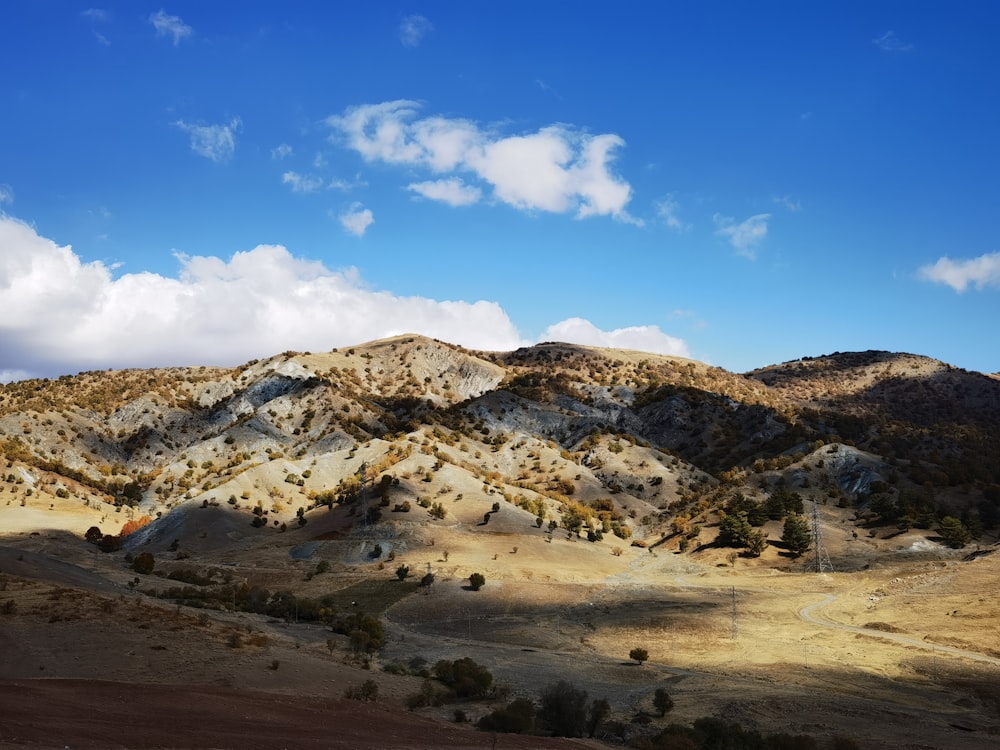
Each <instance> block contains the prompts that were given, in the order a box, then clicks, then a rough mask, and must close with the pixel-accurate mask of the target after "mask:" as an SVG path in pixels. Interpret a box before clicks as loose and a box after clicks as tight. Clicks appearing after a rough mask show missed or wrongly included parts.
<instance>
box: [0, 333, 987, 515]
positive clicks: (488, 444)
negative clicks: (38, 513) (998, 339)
mask: <svg viewBox="0 0 1000 750" xmlns="http://www.w3.org/2000/svg"><path fill="white" fill-rule="evenodd" d="M998 433H1000V382H998V381H997V380H996V379H995V378H991V377H989V376H986V375H982V374H979V373H971V372H966V371H963V370H958V369H956V368H953V367H950V366H948V365H946V364H943V363H941V362H937V361H935V360H931V359H927V358H924V357H918V356H914V355H908V354H891V353H888V352H862V353H836V354H833V355H830V356H826V357H817V358H805V359H802V360H799V361H795V362H788V363H784V364H781V365H776V366H773V367H768V368H764V369H761V370H757V371H754V372H751V373H747V374H746V375H737V374H733V373H729V372H726V371H725V370H722V369H720V368H714V367H709V366H706V365H704V364H702V363H699V362H694V361H691V360H685V359H681V358H677V357H668V356H661V355H651V354H644V353H641V352H635V351H623V350H602V349H596V348H590V347H584V346H575V345H567V344H558V343H545V344H539V345H537V346H533V347H530V348H526V349H520V350H518V351H515V352H508V353H499V354H498V353H485V352H473V351H468V350H465V349H462V348H461V347H457V346H452V345H449V344H445V343H443V342H439V341H434V340H431V339H427V338H423V337H419V336H398V337H395V338H391V339H386V340H382V341H376V342H372V343H369V344H364V345H359V346H356V347H352V348H349V349H344V350H334V351H332V352H326V353H297V352H285V353H284V354H281V355H278V356H275V357H271V358H269V359H266V360H261V361H253V362H249V363H247V364H246V365H245V366H243V367H239V368H234V369H221V368H206V367H195V368H173V369H159V370H128V371H120V372H112V371H107V372H105V371H99V372H86V373H82V374H80V375H77V376H64V377H61V378H59V379H58V380H34V381H23V382H19V383H13V384H9V385H6V386H3V387H2V388H0V448H2V450H3V452H4V454H5V455H6V456H7V458H8V459H9V460H15V461H18V462H19V463H21V464H24V465H25V466H32V467H34V468H36V469H41V470H45V471H47V472H50V473H51V475H52V476H53V477H54V478H55V479H54V481H58V482H61V483H62V484H63V485H65V487H64V489H65V490H66V491H69V492H71V493H73V492H83V493H86V492H96V494H97V495H98V496H99V497H101V498H102V499H104V500H114V501H116V502H117V503H119V504H121V503H123V502H125V503H127V504H129V505H135V504H136V502H138V501H140V500H141V501H142V503H143V504H144V507H146V506H150V507H151V509H152V508H154V507H155V510H157V511H158V512H161V513H162V512H163V511H164V510H166V509H168V508H169V507H170V506H171V505H173V504H175V503H176V502H177V501H178V500H179V499H180V498H186V499H192V498H194V499H200V500H204V499H207V500H208V501H209V502H217V501H219V500H222V501H224V500H226V498H227V497H228V496H229V494H231V493H232V491H235V490H236V489H239V490H240V492H237V493H236V494H237V495H240V494H241V493H242V492H243V491H244V490H245V489H246V488H247V486H248V485H251V484H252V482H251V481H250V480H251V478H253V480H254V481H258V479H257V477H258V475H260V476H261V477H272V475H273V474H274V468H275V467H276V466H280V467H281V472H282V473H283V474H284V475H285V476H286V477H287V476H288V475H295V476H298V477H300V478H301V476H302V474H303V473H304V472H309V470H310V468H313V469H314V471H312V472H310V473H311V474H315V475H317V476H316V477H315V479H307V481H306V482H305V484H304V485H303V486H304V487H307V488H309V490H311V491H313V492H318V491H321V490H322V489H323V488H328V486H329V485H331V484H333V485H336V484H337V483H338V482H340V481H342V480H343V479H344V478H345V473H344V472H345V471H352V472H356V471H357V470H358V468H359V466H360V463H361V461H360V459H359V460H357V461H353V462H351V461H346V462H345V461H343V460H339V459H338V460H337V461H336V462H334V463H331V457H333V456H338V457H339V456H341V455H344V454H352V455H353V454H354V453H356V452H357V451H358V450H359V449H361V448H362V446H364V447H365V455H366V456H368V457H369V459H370V463H378V462H379V461H382V462H385V461H386V460H387V457H389V456H392V455H393V452H394V451H396V452H398V451H399V450H400V449H401V447H403V446H405V447H407V448H409V449H412V448H413V447H414V443H413V437H412V436H414V435H419V436H420V440H421V441H422V442H426V441H430V442H431V443H432V444H433V445H434V446H435V450H437V449H440V448H444V447H445V446H449V447H454V446H455V443H456V441H460V442H462V443H463V445H464V449H459V450H457V451H455V450H452V451H451V453H452V454H453V455H452V456H451V459H452V461H454V462H456V463H457V462H465V463H466V464H467V466H466V468H465V470H466V471H471V472H473V473H477V472H478V473H480V474H482V473H484V472H487V471H489V472H497V471H499V474H500V475H501V476H500V477H498V480H501V481H503V482H507V483H509V482H511V481H518V482H521V483H525V482H527V483H529V484H533V485H537V487H543V486H546V485H551V486H554V485H555V484H557V483H553V482H552V481H550V480H548V478H546V477H544V476H539V474H538V472H537V471H534V472H533V471H531V470H530V469H522V468H521V467H520V466H517V467H515V466H514V465H513V464H512V463H511V461H512V457H511V455H510V454H511V450H510V446H511V444H514V443H516V442H517V441H518V440H521V441H524V440H530V441H534V442H536V443H539V444H541V443H545V444H547V445H548V446H551V448H552V449H557V450H558V452H561V453H562V454H563V455H562V456H561V457H560V459H558V461H559V462H561V465H560V467H559V472H558V473H560V474H567V473H570V472H571V473H572V474H573V475H574V477H575V476H576V475H577V474H578V473H580V469H581V468H583V469H587V468H590V470H589V471H585V472H584V473H585V474H586V479H584V480H581V481H584V482H585V483H590V484H591V485H593V486H594V487H595V488H597V489H600V490H602V491H611V490H613V491H614V493H615V494H619V493H621V492H623V491H625V489H626V487H625V486H624V485H629V484H631V485H633V486H639V487H643V488H648V487H649V484H648V480H649V479H650V478H653V476H654V475H655V476H662V475H663V474H665V473H672V474H677V473H678V472H677V470H676V467H679V466H683V467H684V471H685V472H687V473H689V474H691V475H692V476H694V475H697V476H700V477H704V478H705V479H706V480H707V479H709V478H711V479H712V480H713V481H714V480H719V479H725V478H726V477H733V476H738V475H742V476H748V475H752V474H754V473H755V472H756V473H759V472H761V471H763V470H765V469H772V470H774V469H780V468H784V467H786V466H788V465H790V464H791V463H792V462H794V461H797V460H801V459H802V458H804V457H805V456H806V455H807V454H809V453H811V452H813V451H815V450H817V449H818V448H819V447H820V446H822V445H823V444H826V443H838V444H839V443H845V444H847V445H849V446H854V447H856V448H857V449H859V450H862V451H865V452H867V453H870V454H874V455H876V456H878V457H879V458H880V460H882V461H883V462H885V463H886V464H887V465H891V466H892V467H893V473H894V474H895V475H897V476H899V477H901V478H902V479H903V480H908V481H910V482H911V483H912V484H914V485H918V486H921V487H927V488H928V491H929V492H933V493H934V494H935V495H941V496H944V497H951V496H952V495H954V494H955V492H954V490H955V488H958V487H963V488H966V490H967V492H966V494H967V496H968V497H967V498H966V499H968V498H971V497H978V496H980V495H982V493H984V492H985V493H986V494H987V495H988V496H989V497H993V495H994V494H995V486H996V485H1000V454H997V452H996V450H995V437H996V435H997V434H998ZM408 436H411V437H408ZM622 440H625V441H627V442H628V443H629V444H632V445H634V444H638V445H642V446H648V447H649V448H651V449H652V453H651V455H653V456H655V457H656V460H655V462H654V463H655V464H658V466H657V467H656V468H655V470H654V468H653V464H648V465H647V467H644V468H645V469H647V471H637V472H635V473H634V476H631V477H628V478H627V481H626V480H624V479H623V480H620V481H614V480H613V479H612V478H611V475H608V474H607V473H606V472H601V471H600V470H595V469H594V467H593V465H592V464H591V465H589V466H588V464H589V463H590V453H591V452H592V451H593V449H594V448H595V447H597V446H602V445H604V446H606V445H609V444H616V445H620V444H621V441H622ZM372 441H376V443H377V444H378V445H379V446H381V447H380V448H379V449H378V450H374V449H372V445H374V444H375V443H373V442H372ZM505 446H506V447H505ZM484 449H487V450H489V451H490V453H492V454H495V458H496V457H503V458H504V461H505V462H504V465H503V466H500V465H497V466H496V467H494V466H492V465H489V462H484V461H481V460H480V461H479V462H478V464H477V463H476V460H475V459H473V458H472V457H471V456H470V453H474V452H476V451H479V452H482V451H483V450H484ZM369 454H370V455H369ZM375 454H379V457H378V458H375ZM390 460H391V459H390ZM275 462H278V463H275ZM493 463H494V464H495V463H496V461H494V462H493ZM515 468H516V469H517V470H515ZM658 472H659V473H658ZM543 473H544V472H543ZM647 474H648V476H646V475H647ZM272 478H273V477H272ZM542 480H544V481H542ZM259 481H264V480H263V479H261V480H259ZM259 481H258V483H259ZM267 481H270V480H269V479H268V480H267ZM566 481H570V480H568V479H567V480H566ZM573 481H576V480H573ZM623 481H624V485H623ZM537 487H536V489H537ZM567 488H568V486H567ZM969 492H971V494H969ZM567 494H568V493H567ZM626 494H628V493H627V492H626ZM633 494H634V499H635V500H637V501H643V502H644V503H646V504H650V503H652V504H654V505H656V504H659V503H660V502H661V501H663V500H666V499H667V497H668V494H669V493H660V492H655V491H650V490H649V489H643V490H642V491H641V492H635V493H633ZM251 495H252V498H251V499H254V500H256V499H257V498H256V497H253V493H252V492H251ZM965 504H968V502H966V503H965ZM243 505H246V503H243Z"/></svg>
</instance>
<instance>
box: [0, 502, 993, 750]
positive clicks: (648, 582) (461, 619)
mask: <svg viewBox="0 0 1000 750" xmlns="http://www.w3.org/2000/svg"><path fill="white" fill-rule="evenodd" d="M324 512H325V511H324ZM54 513H55V512H54V511H53V514H54ZM36 515H37V514H32V513H28V512H27V511H22V509H20V508H10V509H5V510H4V511H3V512H2V513H0V519H2V521H3V523H4V526H5V528H7V529H15V531H13V532H11V533H8V534H7V536H6V537H5V539H4V543H5V544H4V546H3V548H2V549H0V571H2V576H3V578H2V583H0V589H2V590H0V605H3V604H6V603H7V602H12V603H13V604H12V605H7V609H6V610H5V612H7V613H6V614H4V615H3V616H2V619H0V628H2V631H0V632H2V634H3V644H4V658H3V660H2V663H0V679H2V681H3V684H2V688H0V695H2V698H0V701H2V703H0V705H2V706H3V714H2V718H0V745H2V746H4V747H26V748H27V747H52V748H56V747H65V746H68V747H93V748H97V747H130V748H139V747H149V748H153V747H192V748H194V747H198V748H209V747H234V748H235V747H260V748H269V747H303V748H306V747H344V748H347V747H355V748H363V747H397V748H409V747H470V748H471V747H491V746H493V744H492V743H493V741H494V740H493V738H492V737H491V736H489V735H487V734H484V733H479V732H476V731H475V730H473V729H471V728H469V726H468V725H455V724H454V723H449V721H448V720H449V719H451V714H452V712H453V709H454V706H450V707H443V708H440V709H420V710H418V711H417V712H412V713H411V712H408V711H406V709H405V707H404V705H403V704H404V701H405V698H406V696H407V695H410V694H412V693H414V692H416V691H417V690H418V689H419V686H420V682H421V680H420V679H419V678H416V677H406V676H396V675H391V674H387V673H386V672H384V671H382V670H381V669H380V667H383V666H385V665H386V664H390V663H392V662H405V661H408V660H410V659H413V658H414V657H423V658H424V659H426V660H427V661H429V662H431V663H433V662H435V661H436V660H438V659H443V658H447V659H457V658H461V657H466V656H469V657H472V658H474V659H475V660H476V661H478V662H480V663H481V664H484V665H487V666H488V668H489V669H490V670H491V671H492V672H493V674H494V675H495V677H496V679H497V681H498V682H500V683H502V684H505V685H507V686H509V687H510V690H511V693H512V695H514V696H518V695H525V696H529V697H531V696H534V695H535V694H537V690H538V689H539V687H540V686H542V685H544V684H547V683H550V682H554V681H556V680H558V679H564V678H565V679H570V680H571V681H572V682H574V683H575V684H577V685H578V686H580V687H583V688H585V689H586V690H587V691H588V693H589V694H590V695H591V696H593V697H606V698H607V699H608V700H609V702H610V703H611V705H612V707H613V711H614V717H615V718H616V719H619V720H621V721H624V722H628V721H629V720H630V719H631V717H633V716H634V715H635V714H636V713H637V712H639V711H642V710H645V711H648V712H651V713H653V710H652V705H651V694H652V692H653V690H654V688H656V687H661V686H665V687H667V688H668V690H669V691H670V693H671V695H672V697H673V698H674V701H675V709H674V710H673V711H672V712H671V714H669V716H668V717H667V719H663V720H661V719H654V723H655V724H665V723H666V722H667V721H668V720H669V721H675V722H681V723H689V722H691V721H693V720H694V719H696V718H698V717H700V716H709V715H715V716H723V717H725V718H727V719H730V720H732V721H738V722H739V723H741V724H742V725H744V726H746V727H754V728H759V729H761V730H763V731H767V732H777V731H782V732H788V733H792V734H810V735H813V736H815V737H817V738H818V739H820V740H821V741H824V740H826V739H827V738H830V737H834V736H838V735H839V736H847V737H853V738H855V739H856V740H857V741H858V742H859V744H860V746H861V747H865V748H882V747H885V748H903V747H906V748H970V749H971V748H982V747H985V746H987V745H989V744H991V743H992V742H993V741H995V740H996V738H997V736H1000V688H998V685H1000V633H998V631H997V629H996V628H994V627H990V626H989V625H988V623H993V622H996V619H997V617H998V616H1000V612H998V608H1000V605H998V604H997V600H996V598H995V596H993V589H994V586H995V581H996V580H997V573H998V570H997V568H998V565H1000V556H998V555H994V554H984V555H982V556H978V557H974V558H973V559H965V558H966V557H968V555H967V554H966V555H963V554H959V553H955V552H952V551H946V550H944V549H943V548H941V547H940V545H937V544H936V543H933V542H929V541H928V540H927V539H926V536H924V535H920V534H911V535H906V536H898V537H895V538H894V539H892V540H891V541H890V542H878V543H874V542H868V541H866V542H865V543H859V542H857V541H855V540H853V539H851V541H850V542H848V541H840V542H838V541H837V539H836V537H837V534H836V533H835V531H836V529H835V527H832V526H831V527H830V529H829V533H828V534H827V535H826V536H827V537H828V538H829V539H830V543H829V552H830V554H831V558H832V559H833V560H836V561H837V563H838V564H839V565H846V566H853V567H854V568H855V569H854V570H852V571H851V572H843V573H841V572H832V573H823V574H821V575H818V574H815V573H805V572H802V571H801V564H800V563H796V564H794V565H793V564H790V563H789V562H788V561H787V560H784V559H783V558H781V557H778V556H777V553H775V554H774V555H773V556H771V557H769V555H770V553H765V555H764V556H762V559H761V560H754V561H750V560H744V559H742V558H741V559H738V560H735V561H733V562H730V561H729V560H728V557H727V556H726V555H725V553H724V551H723V550H718V549H712V548H706V549H705V550H703V551H702V552H699V553H696V554H688V555H679V554H675V553H673V552H669V551H655V550H654V551H648V550H644V549H639V548H633V547H626V548H625V550H624V552H623V553H622V554H621V555H620V556H619V555H614V554H611V552H610V551H609V549H608V547H607V546H605V545H591V544H589V543H587V542H585V541H577V540H576V539H575V538H574V539H572V540H570V539H568V538H567V536H566V535H565V534H564V533H558V532H556V533H554V534H552V535H551V537H550V536H549V535H548V534H545V533H543V532H534V533H532V532H531V531H530V530H526V531H525V532H523V533H521V534H517V533H515V532H514V531H513V530H509V529H504V528H503V527H502V525H501V524H500V523H499V520H500V519H499V518H498V519H497V521H498V522H497V523H496V524H490V526H495V528H494V529H493V530H492V533H489V534H486V533H483V534H482V535H481V536H480V537H479V538H478V539H477V540H476V541H475V543H474V544H467V543H466V542H465V538H464V537H465V535H464V534H463V531H462V530H461V528H460V524H458V523H455V524H453V525H451V526H442V527H439V528H437V529H435V532H434V534H435V536H434V539H433V542H434V543H433V545H431V544H430V540H427V541H425V542H424V546H422V547H416V546H413V547H411V548H410V549H408V550H407V551H406V552H405V553H401V554H400V555H399V556H398V558H397V559H400V560H407V561H411V566H412V567H415V568H420V569H423V566H426V565H427V563H430V564H431V566H432V568H433V569H434V570H435V572H436V575H437V577H436V581H435V583H434V584H433V586H431V587H430V589H429V590H426V591H425V590H414V589H413V588H412V587H411V588H410V589H409V591H411V592H413V593H409V594H407V595H404V596H403V597H402V598H401V599H399V600H398V601H396V602H395V603H394V604H391V605H389V606H386V607H385V609H384V610H382V611H381V612H380V613H379V614H380V615H381V616H382V617H383V618H384V621H385V623H386V625H387V634H388V643H387V645H386V647H385V648H384V649H383V650H382V652H381V653H380V654H379V655H378V657H377V659H376V660H375V661H374V663H373V664H372V665H371V668H370V669H363V668H362V666H361V665H360V664H359V663H358V661H357V660H356V659H355V658H354V657H353V656H351V654H350V651H349V649H348V647H347V644H346V641H344V639H343V637H340V642H338V643H337V644H335V645H334V647H333V649H332V650H331V649H330V647H328V644H327V641H328V640H329V638H330V636H331V634H330V632H329V631H328V630H327V629H325V628H322V627H321V626H318V625H315V624H296V623H294V622H293V623H287V622H283V621H274V620H268V619H266V618H263V617H261V616H257V615H251V614H247V613H225V612H216V611H212V612H205V611H200V610H196V609H191V608H189V607H178V606H174V605H171V604H169V603H166V602H163V601H161V600H157V599H152V598H150V597H147V596H144V595H142V594H138V593H136V592H135V591H134V590H133V588H132V587H130V586H129V585H128V584H129V582H130V581H133V582H134V575H133V573H132V571H130V570H128V569H127V568H126V567H124V566H123V565H121V564H120V562H119V561H117V560H115V559H114V558H113V557H112V556H108V555H104V554H102V553H100V552H97V551H96V550H95V549H94V548H93V547H92V546H90V545H87V544H85V543H83V542H82V541H81V540H80V538H79V532H78V529H79V526H80V523H79V522H77V521H75V520H74V518H73V516H74V514H72V513H63V514H59V516H58V518H59V519H60V520H61V521H63V522H64V524H63V525H65V526H69V527H74V531H76V532H77V533H76V534H72V533H69V532H67V531H61V530H56V529H43V530H40V531H37V532H32V531H30V530H29V529H28V528H26V527H29V526H31V524H33V523H34V522H35V521H34V519H35V517H36ZM84 515H85V514H84ZM497 515H498V516H503V511H501V513H499V514H497ZM53 517H55V516H53ZM321 521H322V519H318V520H317V523H316V524H315V526H316V527H319V526H320V522H321ZM312 526H313V525H312V524H310V525H309V526H306V527H303V528H302V529H298V530H296V531H295V532H289V534H290V535H291V534H294V535H295V541H296V542H299V543H306V544H308V543H309V540H313V544H312V546H313V549H312V554H311V559H312V560H317V559H331V560H333V561H334V562H337V556H338V554H339V555H340V556H341V558H342V557H343V552H342V550H341V551H338V548H339V547H341V546H343V542H341V541H329V540H327V541H324V540H318V541H317V540H315V539H314V537H315V536H317V534H315V533H309V532H310V531H313V532H315V531H316V530H318V529H313V528H312ZM490 526H487V527H486V528H490ZM318 536H323V534H318ZM550 539H551V541H549V540H550ZM279 540H280V543H279ZM274 541H275V543H274V544H273V545H270V546H269V545H259V546H254V547H248V548H247V549H246V550H245V551H242V552H241V551H240V550H239V549H230V550H228V551H227V562H228V564H229V565H231V566H233V568H234V569H235V570H238V571H240V575H244V574H245V575H247V576H248V577H255V578H258V579H259V580H260V581H262V582H276V583H277V582H281V581H285V582H288V583H289V585H295V584H293V583H292V582H293V581H297V580H301V577H302V570H303V568H304V567H305V565H306V564H307V563H306V562H305V561H303V560H294V559H293V558H292V557H291V556H290V555H289V553H288V549H289V548H288V545H287V543H286V540H285V539H281V538H280V537H279V536H278V535H274ZM356 543H357V541H356V540H355V541H354V542H352V544H356ZM515 548H516V549H515ZM444 550H448V554H447V555H445V554H444ZM984 551H985V552H991V551H992V550H984ZM445 557H447V561H445V559H444V558H445ZM872 560H877V562H874V564H870V561H872ZM185 562H187V563H192V562H194V563H196V564H213V563H214V562H215V561H213V560H211V559H209V558H206V559H204V560H195V559H189V560H187V561H185ZM865 566H867V567H865ZM378 568H379V566H378V565H377V564H374V563H373V564H369V565H340V564H337V565H335V566H334V570H333V571H332V572H330V573H325V574H323V575H322V576H318V577H317V578H314V579H313V581H311V582H310V585H312V584H313V583H315V582H316V581H317V580H320V581H321V587H322V588H323V589H324V590H328V591H336V590H339V589H343V588H346V589H347V591H348V595H349V596H358V597H362V596H363V597H366V599H365V600H361V601H358V602H357V603H358V606H369V605H378V604H379V602H381V605H382V606H385V605H386V602H391V601H392V600H393V599H394V598H395V597H396V596H398V595H399V592H398V591H392V589H393V588H394V587H396V588H398V587H402V586H406V585H407V584H406V583H402V582H400V581H398V580H396V577H395V576H394V575H393V574H392V572H391V570H388V569H383V570H379V569H378ZM857 568H864V569H863V570H859V569H857ZM471 570H478V571H483V572H484V575H485V576H486V579H487V584H486V585H485V586H484V587H483V589H481V590H480V591H478V592H473V591H470V590H468V589H467V581H466V572H467V571H471ZM146 578H148V579H149V581H150V583H151V584H155V583H156V580H157V579H156V577H155V576H149V577H146V576H144V577H143V579H146ZM371 579H375V581H376V582H377V581H379V580H381V581H383V583H382V584H379V585H376V586H371V585H369V586H367V587H365V586H360V585H358V584H359V582H361V581H364V580H371ZM146 583H147V581H146V580H143V581H142V583H141V584H140V586H139V587H138V588H140V589H141V588H142V587H143V586H145V585H146ZM380 589H388V593H386V592H385V591H381V590H380ZM355 601H357V600H355ZM984 625H985V626H984ZM234 633H239V634H240V641H241V645H240V646H239V647H236V648H234V647H233V645H232V638H233V634H234ZM635 646H642V647H645V648H647V649H648V651H649V653H650V659H649V661H647V662H646V663H644V664H642V665H641V666H640V665H637V664H635V663H634V662H631V661H630V660H629V659H628V652H629V650H630V649H631V648H632V647H635ZM369 678H371V679H374V680H375V681H376V682H377V683H378V685H379V699H378V701H377V702H375V703H359V702H357V701H345V700H343V699H342V696H343V693H344V690H345V689H346V688H347V687H349V686H352V685H357V684H360V683H362V682H363V681H364V680H366V679H369ZM461 707H462V708H463V709H464V710H465V711H466V712H467V714H468V715H469V716H470V717H471V718H473V719H474V718H475V717H476V716H478V715H480V714H482V713H485V712H486V711H488V710H489V708H490V705H489V704H486V703H484V704H480V703H469V704H462V705H461ZM593 742H594V741H586V740H576V741H570V740H552V739H543V738H537V737H536V738H518V737H515V736H507V735H504V736H503V737H502V739H501V740H500V742H499V743H498V745H497V746H500V747H543V746H545V747H561V746H573V745H574V744H575V745H577V746H581V745H587V744H592V743H593Z"/></svg>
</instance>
